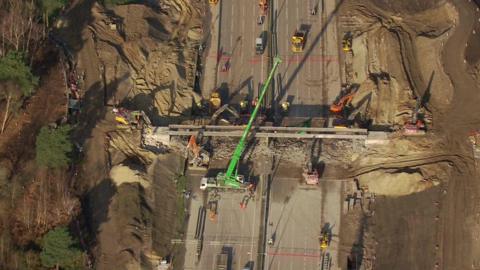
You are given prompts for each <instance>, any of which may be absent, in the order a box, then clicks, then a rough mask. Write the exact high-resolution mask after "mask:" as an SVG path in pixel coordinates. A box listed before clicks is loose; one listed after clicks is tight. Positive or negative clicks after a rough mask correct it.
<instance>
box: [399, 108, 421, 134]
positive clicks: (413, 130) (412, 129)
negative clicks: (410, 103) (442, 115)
mask: <svg viewBox="0 0 480 270" xmlns="http://www.w3.org/2000/svg"><path fill="white" fill-rule="evenodd" d="M420 106H421V101H420V99H417V103H416V104H415V109H414V111H413V114H412V118H411V120H410V122H407V123H405V125H404V126H403V133H404V134H405V135H423V134H425V129H426V127H425V122H424V121H423V119H421V118H420V117H419V111H420Z"/></svg>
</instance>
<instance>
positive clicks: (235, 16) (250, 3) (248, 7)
mask: <svg viewBox="0 0 480 270" xmlns="http://www.w3.org/2000/svg"><path fill="white" fill-rule="evenodd" d="M219 5H221V20H220V47H219V53H220V57H219V58H220V61H219V66H218V80H217V84H218V85H217V87H221V88H222V89H228V93H229V94H230V98H231V102H232V103H238V102H239V101H240V100H241V99H243V98H244V97H245V96H247V95H249V96H250V97H255V96H257V94H258V89H259V84H260V83H261V82H263V81H264V80H265V77H266V72H267V70H266V69H267V65H268V59H267V51H266V50H265V51H264V53H263V54H258V55H257V54H256V52H255V39H256V38H257V37H260V35H261V33H262V32H263V31H267V22H266V21H265V22H264V23H263V24H261V25H259V24H257V18H258V16H260V10H259V7H258V0H242V1H235V0H222V1H221V3H220V2H219ZM265 19H266V17H265ZM265 34H266V33H265ZM226 63H227V65H229V68H228V69H227V70H226V71H222V68H223V67H224V66H225V64H226ZM225 93H227V91H225Z"/></svg>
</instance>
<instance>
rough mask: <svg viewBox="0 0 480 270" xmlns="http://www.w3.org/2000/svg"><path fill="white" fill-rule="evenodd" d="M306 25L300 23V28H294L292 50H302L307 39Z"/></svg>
mask: <svg viewBox="0 0 480 270" xmlns="http://www.w3.org/2000/svg"><path fill="white" fill-rule="evenodd" d="M307 34H308V26H306V25H304V24H302V25H301V26H300V29H295V32H293V36H292V40H291V41H292V52H303V48H304V47H305V41H306V39H307Z"/></svg>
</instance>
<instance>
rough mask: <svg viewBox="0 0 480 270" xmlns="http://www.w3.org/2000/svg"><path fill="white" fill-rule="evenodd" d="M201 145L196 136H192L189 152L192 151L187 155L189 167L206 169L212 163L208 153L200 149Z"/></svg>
mask: <svg viewBox="0 0 480 270" xmlns="http://www.w3.org/2000/svg"><path fill="white" fill-rule="evenodd" d="M199 137H200V136H199ZM198 139H199V138H198ZM199 141H200V140H199ZM199 144H200V143H199V142H197V137H196V136H195V135H192V136H190V139H189V140H188V144H187V151H188V150H190V151H188V154H187V156H188V165H189V166H190V167H197V168H206V167H208V164H209V162H210V157H209V154H208V152H207V151H206V150H205V149H203V147H200V146H199Z"/></svg>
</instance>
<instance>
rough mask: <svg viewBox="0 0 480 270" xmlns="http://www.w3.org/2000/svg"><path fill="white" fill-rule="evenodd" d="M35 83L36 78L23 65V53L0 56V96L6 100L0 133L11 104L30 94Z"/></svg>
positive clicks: (3, 127)
mask: <svg viewBox="0 0 480 270" xmlns="http://www.w3.org/2000/svg"><path fill="white" fill-rule="evenodd" d="M37 85H38V78H37V77H35V76H33V74H32V72H31V70H30V67H28V66H27V65H25V62H24V57H23V54H21V53H16V52H9V53H8V54H7V55H5V56H4V57H2V58H0V98H2V99H6V100H7V106H6V109H5V114H4V116H3V122H2V127H1V130H0V133H2V132H3V130H4V129H5V124H6V122H7V119H8V116H9V111H10V107H11V105H12V104H15V103H16V102H17V101H18V100H20V99H21V98H23V97H28V96H30V95H31V94H32V92H33V90H34V88H35V87H36V86H37Z"/></svg>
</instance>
